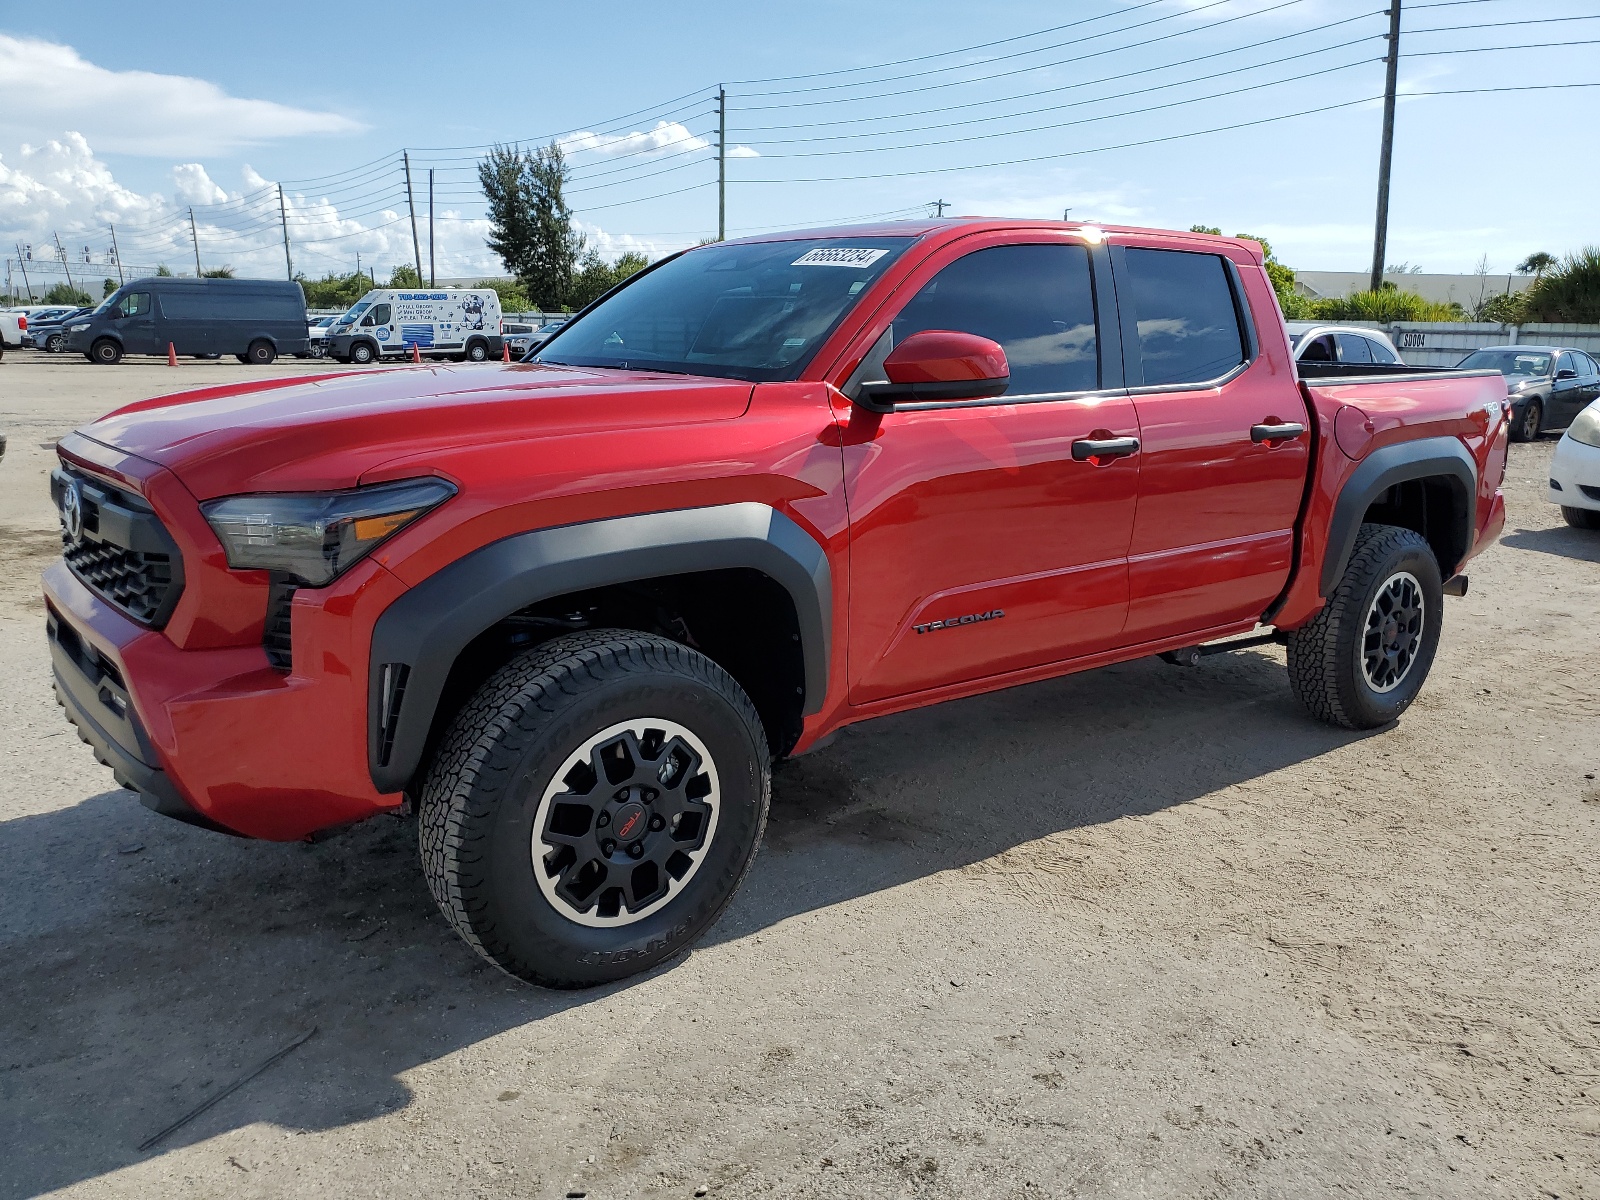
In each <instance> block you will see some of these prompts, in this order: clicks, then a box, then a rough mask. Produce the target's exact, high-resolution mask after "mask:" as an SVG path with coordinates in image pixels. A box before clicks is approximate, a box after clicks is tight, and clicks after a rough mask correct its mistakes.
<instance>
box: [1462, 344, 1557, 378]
mask: <svg viewBox="0 0 1600 1200" xmlns="http://www.w3.org/2000/svg"><path fill="white" fill-rule="evenodd" d="M1456 366H1458V367H1464V368H1466V369H1467V370H1469V371H1499V372H1500V374H1502V375H1523V376H1534V377H1537V376H1540V375H1548V374H1550V356H1549V355H1548V354H1530V353H1528V352H1526V351H1517V350H1474V351H1473V352H1472V353H1471V354H1469V355H1467V356H1466V357H1465V358H1463V359H1462V360H1461V361H1460V362H1459V363H1457V364H1456Z"/></svg>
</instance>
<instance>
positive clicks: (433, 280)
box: [428, 167, 439, 287]
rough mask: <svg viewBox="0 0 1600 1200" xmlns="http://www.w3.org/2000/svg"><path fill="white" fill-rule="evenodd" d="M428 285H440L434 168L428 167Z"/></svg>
mask: <svg viewBox="0 0 1600 1200" xmlns="http://www.w3.org/2000/svg"><path fill="white" fill-rule="evenodd" d="M428 286H429V287H438V286H439V277H438V275H437V274H435V271H434V261H433V168H432V167H429V168H428Z"/></svg>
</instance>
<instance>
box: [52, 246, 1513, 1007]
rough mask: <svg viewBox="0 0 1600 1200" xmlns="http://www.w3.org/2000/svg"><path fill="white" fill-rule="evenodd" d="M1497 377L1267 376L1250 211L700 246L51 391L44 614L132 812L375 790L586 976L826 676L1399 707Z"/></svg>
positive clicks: (708, 847) (550, 958) (661, 916)
mask: <svg viewBox="0 0 1600 1200" xmlns="http://www.w3.org/2000/svg"><path fill="white" fill-rule="evenodd" d="M381 303H384V304H388V303H390V302H389V301H381ZM367 311H370V308H369V309H368V310H367ZM1419 382H1422V383H1425V384H1426V386H1423V387H1418V386H1417V384H1418V383H1419ZM1353 409H1354V410H1355V411H1357V412H1360V413H1365V414H1366V415H1367V417H1368V418H1370V419H1368V420H1365V421H1360V420H1357V421H1351V420H1346V419H1345V414H1347V413H1349V412H1350V411H1352V410H1353ZM1505 415H1506V404H1505V383H1504V380H1503V379H1502V378H1501V377H1500V376H1499V374H1498V373H1496V372H1493V371H1482V372H1470V371H1466V372H1464V371H1442V372H1441V371H1430V370H1428V369H1426V368H1421V367H1408V366H1405V365H1403V364H1372V365H1371V366H1370V367H1368V368H1367V374H1366V375H1364V376H1363V377H1361V378H1358V379H1354V380H1352V379H1351V378H1349V377H1348V376H1347V375H1344V374H1339V373H1335V374H1334V375H1332V376H1331V377H1327V378H1323V377H1319V376H1318V375H1316V374H1315V373H1314V372H1313V371H1311V370H1309V369H1304V368H1303V369H1302V371H1301V372H1300V373H1299V376H1298V378H1297V373H1296V371H1295V370H1294V367H1293V363H1292V361H1291V359H1290V352H1289V342H1288V337H1287V334H1286V332H1285V330H1284V328H1283V325H1282V322H1281V320H1280V318H1279V310H1278V306H1277V301H1276V299H1275V297H1274V294H1273V290H1272V285H1271V281H1270V280H1269V279H1268V277H1267V274H1266V271H1265V269H1264V264H1263V262H1262V258H1261V252H1260V248H1259V246H1257V245H1256V244H1255V243H1253V242H1243V241H1239V240H1236V239H1231V238H1216V237H1207V236H1204V235H1196V234H1176V233H1170V232H1163V231H1155V230H1151V231H1141V230H1133V229H1116V230H1106V231H1102V230H1100V229H1097V228H1093V227H1080V226H1074V225H1069V224H1065V223H1061V224H1055V225H1047V224H1045V223H1042V222H1033V221H1005V220H990V219H980V218H970V219H957V220H942V221H926V222H920V223H914V222H907V223H901V224H893V225H877V226H862V227H858V228H852V229H838V230H831V231H822V232H810V233H805V234H789V235H773V236H770V237H767V238H756V239H750V240H746V241H734V242H717V243H711V244H708V245H704V246H700V247H696V248H694V249H691V250H687V251H685V252H683V253H681V254H678V255H676V256H673V257H671V258H667V259H664V260H663V261H661V262H658V263H656V264H654V265H653V266H651V267H649V268H647V269H645V270H643V271H640V272H639V273H637V274H636V275H633V276H632V277H631V278H630V279H629V280H627V281H626V282H625V283H623V284H622V285H621V286H620V287H619V288H617V289H616V290H614V291H612V292H611V293H609V294H608V295H607V296H606V297H605V298H604V299H603V300H601V301H599V302H597V303H596V304H595V305H594V306H593V307H591V308H589V309H588V310H587V311H586V312H585V313H584V314H583V315H581V316H579V317H577V318H575V319H574V320H573V321H571V322H570V323H569V324H568V325H566V326H565V327H564V328H563V329H562V330H561V331H560V332H559V333H557V334H556V336H555V337H554V338H552V339H551V340H550V341H548V342H546V343H545V345H544V346H543V347H542V348H541V349H540V350H538V351H537V352H536V354H535V355H534V358H533V360H532V362H531V363H528V364H523V365H520V366H516V367H500V366H498V365H495V364H490V365H487V366H483V367H473V368H468V367H438V368H435V369H432V370H428V371H400V372H384V373H376V372H375V373H371V374H367V375H364V376H357V377H354V378H351V379H348V380H345V381H344V382H343V383H342V384H341V385H340V386H339V387H338V389H337V391H336V392H330V391H329V390H328V388H327V385H326V384H318V383H309V384H302V383H293V382H289V381H285V382H284V383H283V384H281V385H279V386H274V387H271V388H262V387H260V386H257V385H248V384H246V385H234V386H226V387H220V388H218V387H213V388H207V389H206V390H204V391H200V392H195V393H191V394H189V395H178V396H166V397H161V398H158V399H153V400H146V401H144V402H143V403H140V404H135V405H133V406H131V407H129V408H126V409H123V410H121V411H119V412H114V413H111V414H110V415H108V416H106V417H102V418H100V419H99V420H97V421H94V422H91V423H90V424H88V425H85V426H84V427H83V428H82V429H81V430H80V431H78V432H77V433H74V434H70V435H68V436H67V437H65V438H64V439H63V440H62V441H61V443H60V446H59V453H60V463H59V466H58V468H57V469H56V470H55V472H54V473H53V475H52V484H51V486H52V492H53V494H54V496H55V499H56V503H57V504H58V506H59V508H60V512H61V519H62V524H63V528H64V530H65V532H66V536H65V538H64V557H63V559H62V560H61V561H58V562H56V563H54V564H53V565H51V566H50V567H49V568H48V569H47V570H46V572H45V578H44V591H45V597H46V600H47V620H48V631H47V636H48V638H49V643H50V651H51V654H52V656H53V661H54V670H55V680H56V686H57V689H58V694H59V696H60V697H61V699H62V703H63V704H64V705H65V707H66V710H67V713H68V715H69V716H70V718H71V719H72V721H73V722H74V723H75V724H76V726H77V728H78V731H79V732H80V734H81V735H82V736H83V738H84V739H85V740H86V741H88V742H89V743H90V744H91V745H92V746H93V747H94V749H95V752H96V753H97V754H98V755H99V756H100V758H101V760H102V761H104V762H107V763H109V764H110V765H111V768H112V772H113V774H114V776H115V778H116V779H117V780H118V781H119V782H121V783H122V784H124V785H125V786H128V787H131V788H135V789H137V790H138V791H139V792H140V793H141V794H142V797H143V799H144V802H145V803H146V804H148V805H150V806H151V807H152V808H154V809H156V810H157V811H159V812H163V813H166V814H168V815H171V816H175V817H179V818H181V819H184V820H188V821H190V822H194V823H198V824H201V825H205V826H209V827H211V828H214V829H224V830H229V831H232V832H235V833H239V834H243V835H246V836H250V837H257V838H272V839H279V840H298V839H301V838H305V837H308V836H310V835H313V834H315V833H317V832H318V831H321V830H326V829H333V828H337V827H340V826H344V825H348V824H350V823H351V822H354V821H357V820H360V819H362V818H364V817H368V816H371V815H374V814H377V813H384V812H389V813H393V812H398V811H402V810H405V809H408V808H409V807H410V806H412V805H415V806H416V809H417V812H418V816H419V821H418V825H419V831H420V843H421V851H422V853H421V862H422V868H423V871H424V874H425V875H426V877H427V881H428V884H429V887H430V889H431V890H432V893H433V895H434V897H435V899H436V900H437V902H438V904H439V906H440V908H441V910H442V911H443V912H444V914H445V916H446V917H447V919H448V920H449V921H450V922H451V924H452V925H454V927H455V928H456V929H457V930H458V931H459V932H460V933H461V934H462V935H463V937H464V938H465V939H466V940H467V941H468V942H469V943H470V944H471V946H472V947H473V948H474V949H475V950H476V951H477V952H478V953H479V954H481V955H483V956H484V957H486V958H487V959H489V960H490V961H491V962H493V963H495V964H497V965H499V966H500V967H502V968H503V969H504V970H506V971H507V972H509V973H511V974H513V975H517V976H520V977H521V978H523V979H527V980H531V981H534V982H538V983H545V984H553V985H559V986H569V987H576V986H588V985H595V984H599V983H603V982H605V981H608V980H614V979H618V978H620V977H622V976H625V975H630V974H632V973H634V972H637V971H642V970H647V969H649V968H651V967H653V966H656V965H657V964H660V963H662V962H664V961H666V960H668V959H671V958H672V957H674V956H675V955H677V954H680V953H682V952H683V951H685V950H686V949H687V948H688V947H689V946H690V945H692V944H693V943H694V941H695V940H696V939H697V938H698V937H699V936H700V935H701V934H702V933H703V932H704V931H705V930H706V929H707V928H709V927H710V926H711V924H712V923H713V922H714V921H716V919H717V917H718V915H719V914H720V913H722V912H723V910H724V909H725V908H726V906H727V905H728V903H729V901H730V900H731V898H732V896H733V894H734V892H735V890H736V889H737V887H738V885H739V882H740V880H741V879H743V877H744V876H745V874H746V872H747V870H748V869H749V866H750V862H751V859H752V856H753V855H754V853H755V850H756V847H757V845H758V844H759V842H760V840H761V835H762V829H763V827H764V826H765V823H766V816H767V806H768V800H769V796H770V793H771V767H772V762H773V760H774V758H780V759H781V758H784V757H787V756H790V755H795V754H799V753H802V752H804V751H806V750H808V749H811V748H813V747H815V746H817V745H819V744H821V743H822V742H823V741H824V740H825V739H827V738H828V737H829V735H831V734H833V733H835V732H837V731H838V730H840V729H842V728H843V727H845V726H847V725H850V724H852V723H854V722H857V721H861V720H864V719H866V718H869V717H875V716H881V715H885V714H889V713H894V712H900V711H904V710H909V709H915V708H920V707H924V706H928V705H932V704H934V703H937V702H939V701H942V700H947V699H954V698H957V697H962V696H970V695H974V694H977V693H980V692H987V691H992V690H995V689H998V688H1002V687H1007V686H1011V685H1015V684H1021V683H1028V682H1031V681H1034V680H1040V679H1045V678H1050V677H1054V676H1061V675H1066V674H1069V673H1071V672H1075V671H1084V670H1088V669H1091V668H1094V667H1098V666H1102V665H1106V664H1109V663H1115V662H1122V661H1126V660H1130V659H1136V658H1141V657H1144V656H1146V655H1153V654H1159V653H1166V654H1171V655H1173V656H1174V657H1176V658H1177V659H1179V660H1180V661H1193V660H1195V659H1197V658H1199V657H1200V656H1201V655H1202V654H1204V653H1206V652H1208V651H1223V650H1235V649H1239V648H1242V647H1246V646H1254V645H1260V644H1263V643H1265V642H1268V641H1274V642H1282V643H1284V644H1286V647H1287V655H1288V667H1289V681H1290V684H1291V686H1292V689H1293V691H1294V693H1295V694H1296V695H1297V696H1298V698H1299V700H1300V701H1301V702H1302V703H1303V704H1304V705H1305V707H1306V708H1307V709H1309V711H1310V712H1311V713H1312V714H1314V715H1315V716H1316V717H1318V718H1320V719H1321V720H1323V721H1326V722H1329V723H1331V724H1334V725H1338V726H1342V727H1345V728H1352V729H1372V728H1377V727H1380V726H1383V725H1386V724H1388V723H1389V722H1391V721H1393V720H1395V719H1396V718H1397V717H1399V716H1400V715H1401V714H1402V713H1404V712H1405V711H1406V710H1407V708H1408V706H1409V705H1410V704H1411V703H1412V701H1413V700H1414V699H1415V698H1416V696H1417V694H1418V692H1419V691H1420V689H1421V688H1422V686H1423V682H1424V680H1425V679H1426V678H1427V675H1428V671H1429V668H1430V666H1431V665H1432V662H1433V658H1434V654H1435V651H1436V649H1437V647H1438V645H1439V642H1440V638H1441V630H1442V629H1443V627H1444V625H1445V624H1446V619H1445V612H1444V608H1443V597H1444V596H1445V595H1447V594H1448V595H1460V594H1462V593H1463V592H1464V591H1465V588H1466V581H1465V579H1464V577H1461V576H1460V574H1459V573H1460V572H1461V571H1462V569H1463V568H1464V566H1465V564H1466V563H1467V562H1468V560H1470V559H1471V558H1472V556H1473V555H1474V554H1476V553H1477V552H1478V551H1479V550H1480V549H1482V548H1483V547H1484V546H1486V545H1490V544H1492V543H1493V541H1494V539H1495V537H1496V535H1497V534H1498V532H1499V530H1500V529H1501V528H1502V526H1503V525H1504V522H1505V507H1504V502H1503V500H1502V498H1501V495H1500V490H1499V489H1500V483H1501V479H1502V476H1503V475H1504V470H1505V460H1506V430H1505ZM219 549H220V550H221V551H222V553H220V554H219V553H218V550H219ZM1260 626H1267V627H1268V628H1267V629H1266V630H1265V631H1263V630H1262V629H1261V628H1260ZM1202 646H1204V647H1205V649H1202V648H1201V647H1202ZM1423 719H1424V720H1428V719H1431V714H1425V715H1424V717H1423ZM286 748H292V751H293V752H292V753H286V752H285V751H286ZM1369 758H1370V756H1369ZM1375 769H1376V768H1375ZM1017 802H1018V803H1035V801H1034V800H1032V799H1030V798H1024V797H1018V798H1017Z"/></svg>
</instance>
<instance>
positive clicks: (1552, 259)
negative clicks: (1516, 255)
mask: <svg viewBox="0 0 1600 1200" xmlns="http://www.w3.org/2000/svg"><path fill="white" fill-rule="evenodd" d="M1555 265H1556V256H1555V255H1554V254H1546V253H1545V252H1544V251H1543V250H1538V251H1535V252H1534V253H1533V254H1530V255H1528V257H1527V258H1525V259H1523V260H1522V261H1521V262H1519V263H1518V264H1517V274H1518V275H1532V276H1533V278H1534V279H1535V281H1537V280H1538V279H1540V278H1541V277H1543V275H1544V273H1545V272H1546V271H1548V270H1549V269H1550V268H1551V267H1553V266H1555Z"/></svg>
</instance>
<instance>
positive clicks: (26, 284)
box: [17, 242, 33, 304]
mask: <svg viewBox="0 0 1600 1200" xmlns="http://www.w3.org/2000/svg"><path fill="white" fill-rule="evenodd" d="M17 266H19V267H21V268H22V286H23V287H24V288H26V289H27V291H28V303H30V304H31V303H33V284H31V283H29V282H28V260H27V259H25V258H23V257H22V243H20V242H18V243H17Z"/></svg>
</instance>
